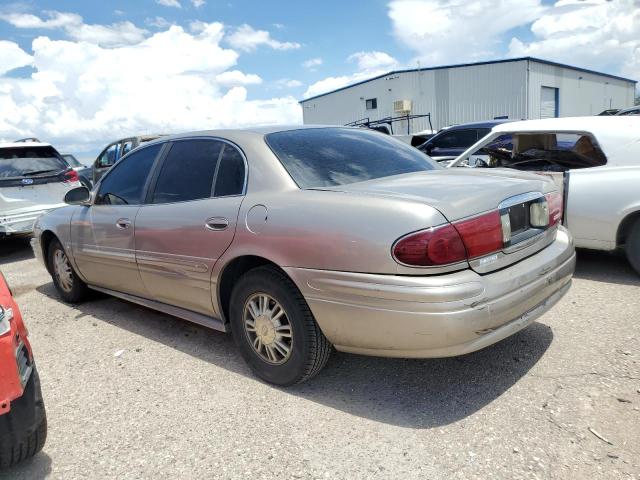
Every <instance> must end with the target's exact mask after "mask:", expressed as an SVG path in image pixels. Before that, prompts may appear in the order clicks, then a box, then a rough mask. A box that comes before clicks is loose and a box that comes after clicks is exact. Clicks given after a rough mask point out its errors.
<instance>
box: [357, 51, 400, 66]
mask: <svg viewBox="0 0 640 480" xmlns="http://www.w3.org/2000/svg"><path fill="white" fill-rule="evenodd" d="M347 60H348V61H351V62H354V61H355V62H356V63H357V64H358V69H359V70H376V69H379V68H387V69H391V68H393V67H395V66H397V65H398V61H397V60H396V59H395V58H393V57H392V56H391V55H389V54H388V53H385V52H377V51H373V52H357V53H354V54H353V55H350V56H349V58H348V59H347Z"/></svg>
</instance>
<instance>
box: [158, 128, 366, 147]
mask: <svg viewBox="0 0 640 480" xmlns="http://www.w3.org/2000/svg"><path fill="white" fill-rule="evenodd" d="M313 128H348V129H352V130H363V129H362V128H359V127H345V126H343V125H269V126H259V127H248V128H224V129H216V130H197V131H193V132H184V133H178V134H174V135H167V136H163V137H160V138H158V139H156V140H155V141H153V142H150V143H159V142H167V141H170V140H177V139H180V138H189V137H221V138H227V139H229V140H233V139H236V140H242V139H243V138H244V139H250V138H255V137H264V136H265V135H269V134H270V133H277V132H287V131H291V130H307V129H313Z"/></svg>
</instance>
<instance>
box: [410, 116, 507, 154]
mask: <svg viewBox="0 0 640 480" xmlns="http://www.w3.org/2000/svg"><path fill="white" fill-rule="evenodd" d="M512 121H513V120H491V121H486V122H473V123H463V124H460V125H453V126H451V127H446V128H443V129H442V130H440V131H439V132H438V133H436V134H435V135H434V136H433V137H431V138H430V139H429V140H427V141H426V142H425V143H423V144H422V145H419V146H418V147H417V148H418V149H419V150H420V151H422V152H424V153H426V154H427V155H429V156H430V157H431V158H433V159H434V160H436V161H437V162H442V161H448V160H453V159H454V158H456V157H457V156H458V155H460V154H462V153H463V152H464V151H465V150H466V149H467V148H469V147H470V146H471V145H473V144H474V143H476V142H477V141H478V140H480V139H481V138H482V137H484V136H485V135H486V134H487V133H489V132H490V131H491V129H492V128H493V127H495V126H496V125H500V124H502V123H506V122H512Z"/></svg>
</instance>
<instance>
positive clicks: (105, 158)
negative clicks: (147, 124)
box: [92, 134, 163, 184]
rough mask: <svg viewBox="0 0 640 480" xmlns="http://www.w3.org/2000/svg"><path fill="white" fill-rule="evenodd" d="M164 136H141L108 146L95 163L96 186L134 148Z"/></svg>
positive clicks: (94, 180)
mask: <svg viewBox="0 0 640 480" xmlns="http://www.w3.org/2000/svg"><path fill="white" fill-rule="evenodd" d="M162 136H163V135H160V134H158V135H140V136H137V137H129V138H123V139H120V140H117V141H115V142H113V143H110V144H109V145H107V146H106V147H105V148H104V150H102V152H100V155H98V158H96V160H95V162H93V172H92V174H93V178H92V181H93V183H94V184H95V183H96V182H97V181H98V180H100V178H102V176H103V175H104V174H105V173H106V172H107V170H109V169H110V168H111V167H112V166H113V165H115V164H116V163H117V162H118V161H119V160H120V159H121V158H122V157H124V156H125V155H126V154H127V153H129V152H130V151H131V150H133V149H134V148H137V147H138V146H140V145H141V144H143V143H146V142H150V141H151V140H155V139H156V138H159V137H162Z"/></svg>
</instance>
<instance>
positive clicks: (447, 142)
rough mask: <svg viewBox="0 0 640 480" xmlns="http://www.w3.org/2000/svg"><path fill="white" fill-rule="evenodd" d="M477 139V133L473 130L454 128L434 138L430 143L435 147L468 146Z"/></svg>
mask: <svg viewBox="0 0 640 480" xmlns="http://www.w3.org/2000/svg"><path fill="white" fill-rule="evenodd" d="M477 140H478V133H477V132H476V131H475V130H456V131H453V132H446V133H443V134H442V135H441V136H439V137H438V138H434V139H433V142H432V144H433V146H434V147H436V148H468V147H470V146H471V145H473V144H474V143H476V141H477Z"/></svg>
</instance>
